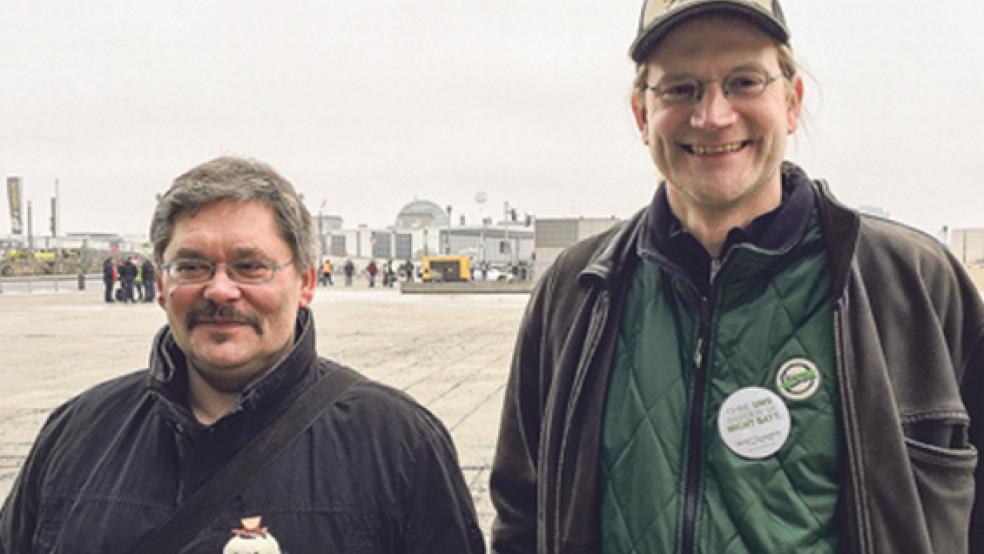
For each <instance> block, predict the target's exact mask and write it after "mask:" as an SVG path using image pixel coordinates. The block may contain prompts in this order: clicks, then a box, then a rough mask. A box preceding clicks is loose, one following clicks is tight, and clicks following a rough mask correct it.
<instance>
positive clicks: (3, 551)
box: [0, 453, 39, 554]
mask: <svg viewBox="0 0 984 554" xmlns="http://www.w3.org/2000/svg"><path fill="white" fill-rule="evenodd" d="M34 460H35V456H34V454H33V453H32V454H31V455H30V456H28V458H27V461H26V462H25V464H24V466H23V467H22V468H21V470H20V473H19V474H18V476H17V480H16V481H15V482H14V487H13V489H11V491H10V494H9V495H8V496H7V500H6V501H5V502H4V504H3V508H2V509H0V554H15V553H17V554H20V553H27V552H32V551H33V547H32V545H31V538H32V537H33V536H34V529H35V527H36V522H37V513H38V504H39V502H38V494H37V486H36V483H34V479H33V475H34V474H35V473H36V472H35V471H32V469H33V466H34V465H35V462H34Z"/></svg>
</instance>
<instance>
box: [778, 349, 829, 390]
mask: <svg viewBox="0 0 984 554" xmlns="http://www.w3.org/2000/svg"><path fill="white" fill-rule="evenodd" d="M819 388H820V371H819V370H818V369H817V366H816V364H814V363H813V362H811V361H810V360H807V359H806V358H793V359H791V360H789V361H787V362H786V363H784V364H782V366H780V367H779V371H778V372H777V373H776V389H777V390H778V391H779V394H781V395H783V396H784V397H786V398H788V399H790V400H806V399H807V398H809V397H811V396H813V394H814V393H815V392H817V389H819Z"/></svg>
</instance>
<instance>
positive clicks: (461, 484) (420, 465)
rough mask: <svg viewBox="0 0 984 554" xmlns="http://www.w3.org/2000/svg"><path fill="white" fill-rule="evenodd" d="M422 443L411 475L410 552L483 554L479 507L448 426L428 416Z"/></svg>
mask: <svg viewBox="0 0 984 554" xmlns="http://www.w3.org/2000/svg"><path fill="white" fill-rule="evenodd" d="M424 419H425V436H424V440H423V441H421V443H419V444H418V445H417V446H416V448H415V453H414V458H413V462H412V463H413V470H412V472H411V479H412V482H411V487H410V495H411V498H410V503H409V509H410V512H409V515H408V521H407V523H406V533H405V536H406V545H405V548H404V550H403V552H406V553H407V554H434V553H436V552H454V553H455V554H459V553H460V554H485V541H484V539H483V537H482V532H481V530H480V529H479V528H478V522H477V517H476V515H475V505H474V503H473V501H472V497H471V493H470V492H469V490H468V486H467V485H466V484H465V479H464V476H463V475H462V473H461V468H460V466H459V465H458V457H457V455H456V453H455V449H454V444H453V443H452V441H451V437H450V436H448V433H447V430H445V428H444V426H443V425H442V424H441V423H440V422H439V421H438V420H437V419H436V418H434V417H433V416H431V415H430V414H429V413H428V414H426V415H425V418H424Z"/></svg>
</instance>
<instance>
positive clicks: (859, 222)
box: [491, 184, 984, 554]
mask: <svg viewBox="0 0 984 554" xmlns="http://www.w3.org/2000/svg"><path fill="white" fill-rule="evenodd" d="M817 188H818V195H819V201H818V203H819V211H820V218H821V228H822V231H823V236H824V244H825V245H826V250H827V258H828V265H829V268H830V274H831V280H832V298H831V302H832V305H833V310H834V326H835V329H834V334H835V341H836V349H837V351H836V353H835V354H836V358H837V362H838V363H837V366H838V367H837V372H838V381H839V387H840V396H841V405H842V410H841V414H840V419H841V425H842V427H843V435H844V439H845V444H844V448H843V452H844V458H843V468H842V471H841V475H842V482H841V505H840V509H839V512H838V517H839V518H840V519H841V523H840V524H839V526H838V527H839V528H840V529H841V540H840V545H841V546H840V549H841V551H842V552H848V553H866V554H867V553H871V554H876V553H877V554H884V553H889V552H891V553H902V552H905V553H914V554H931V553H932V554H963V553H966V552H968V551H969V552H972V553H974V554H981V553H984V473H982V470H981V468H980V467H978V468H977V469H976V473H975V463H976V460H977V452H976V450H975V448H976V449H980V448H981V447H982V446H984V308H982V305H981V297H980V293H979V292H978V291H977V290H976V289H975V287H974V285H973V284H972V283H971V282H970V280H969V279H968V278H967V276H966V274H965V272H964V271H963V270H962V268H960V267H959V264H958V263H957V262H956V261H955V260H954V259H953V257H952V256H951V255H950V254H949V253H948V252H947V251H946V249H945V248H944V247H943V246H942V245H941V244H939V243H938V242H937V241H935V240H934V239H932V238H930V237H927V236H924V235H922V234H920V233H918V232H915V231H913V230H910V229H908V228H905V227H903V226H901V225H898V224H895V223H892V222H888V221H883V220H878V219H875V218H870V217H862V216H859V215H858V214H857V213H855V212H853V211H851V210H849V209H847V208H845V207H843V206H841V205H840V204H838V203H837V202H836V201H835V200H834V199H833V198H832V197H831V196H830V194H829V192H828V191H827V190H826V186H825V185H823V184H817ZM644 214H645V210H643V211H642V212H640V213H639V214H637V215H636V216H635V217H633V218H632V219H631V220H630V221H628V222H626V223H624V224H622V225H621V226H618V227H616V228H613V229H611V230H609V231H607V232H605V233H603V234H601V235H599V236H596V237H592V238H590V239H587V240H586V241H583V242H581V243H579V244H577V245H575V246H573V247H571V248H570V249H568V250H567V251H565V252H564V253H563V254H562V255H561V256H560V257H559V258H558V259H557V261H556V262H554V264H553V265H552V266H551V268H550V269H549V270H548V272H547V273H546V274H545V275H544V276H543V278H542V279H541V281H540V283H539V284H538V285H537V289H536V291H535V293H534V295H533V297H532V299H531V301H530V304H529V306H528V307H527V311H526V314H525V316H524V320H523V323H522V326H521V329H520V333H519V338H518V340H517V346H516V351H515V354H514V358H513V365H512V372H511V375H510V378H509V383H508V385H507V389H506V397H505V404H504V408H503V414H502V422H501V427H500V436H499V442H498V445H497V450H496V454H495V459H494V463H493V468H492V476H491V496H492V501H493V503H494V505H495V507H496V509H497V514H498V515H497V518H496V520H495V522H494V524H493V531H492V550H493V552H497V553H499V554H507V553H508V554H512V553H532V552H538V553H540V554H554V553H563V554H579V553H594V552H600V550H601V544H600V536H601V535H600V527H599V525H600V524H599V512H598V510H599V507H600V504H601V502H600V499H601V491H600V490H599V473H600V472H599V453H600V441H601V431H602V424H601V423H602V417H603V415H604V404H605V398H606V393H607V384H608V378H609V375H610V372H611V368H612V356H613V352H614V349H615V339H616V338H617V335H618V327H619V323H620V322H621V319H622V310H623V301H624V298H625V292H626V288H627V285H628V284H629V282H630V281H631V279H630V276H631V272H632V271H633V268H634V266H635V264H636V263H638V260H639V258H638V255H637V253H636V248H635V246H636V243H637V240H638V234H639V232H640V229H641V228H642V227H643V221H644V218H645V217H644ZM971 422H973V425H971ZM975 483H976V484H975ZM975 489H976V498H977V500H975ZM968 543H969V545H970V546H968Z"/></svg>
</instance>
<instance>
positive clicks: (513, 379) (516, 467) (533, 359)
mask: <svg viewBox="0 0 984 554" xmlns="http://www.w3.org/2000/svg"><path fill="white" fill-rule="evenodd" d="M554 275H556V273H555V272H548V273H547V274H546V275H544V276H543V278H542V279H541V282H540V284H539V286H538V287H537V290H536V291H535V292H534V293H533V296H532V298H531V301H530V303H529V305H528V306H527V308H526V314H525V315H524V317H523V322H522V324H521V326H520V330H519V336H518V338H517V341H516V348H515V350H514V352H513V359H512V367H511V369H510V374H509V379H508V383H507V385H506V392H505V399H504V402H503V407H502V418H501V421H500V423H499V439H498V442H497V444H496V451H495V457H494V459H493V463H492V473H491V479H490V487H489V488H490V494H491V498H492V504H493V505H494V506H495V510H496V517H495V521H494V522H493V523H492V552H493V553H495V554H534V553H535V552H536V549H537V521H538V518H537V465H538V456H539V444H540V422H541V417H542V406H541V404H542V403H541V401H540V399H541V395H542V394H543V390H542V389H543V388H544V387H543V383H542V382H541V377H540V376H541V375H543V373H544V370H543V368H542V367H541V361H542V360H543V351H542V349H543V344H542V333H541V325H542V321H543V312H544V311H545V310H544V306H545V304H546V295H547V290H548V289H549V288H550V287H551V283H552V281H553V279H554Z"/></svg>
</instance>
